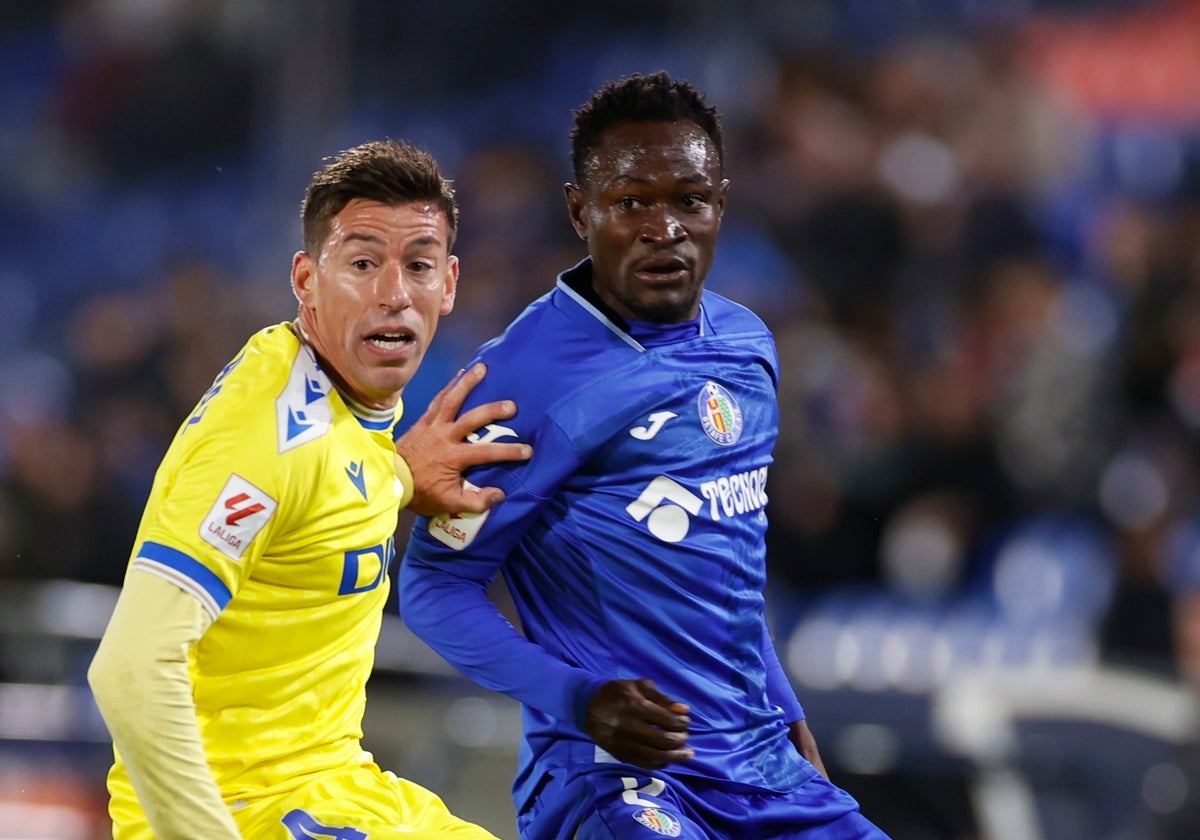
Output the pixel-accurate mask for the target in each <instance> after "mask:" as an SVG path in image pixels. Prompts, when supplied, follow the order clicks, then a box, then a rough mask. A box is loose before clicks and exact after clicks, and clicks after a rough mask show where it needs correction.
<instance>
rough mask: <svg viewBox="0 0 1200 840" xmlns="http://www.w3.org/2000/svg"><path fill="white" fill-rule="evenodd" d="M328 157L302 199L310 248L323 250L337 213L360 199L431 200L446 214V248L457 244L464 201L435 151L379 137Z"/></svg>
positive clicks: (388, 201)
mask: <svg viewBox="0 0 1200 840" xmlns="http://www.w3.org/2000/svg"><path fill="white" fill-rule="evenodd" d="M325 160H326V161H328V163H326V164H325V166H323V167H322V168H321V169H319V170H317V171H316V172H315V173H313V177H312V181H310V182H309V185H308V189H307V190H305V192H304V200H303V201H302V202H301V204H300V217H301V219H302V221H303V226H304V250H306V251H307V252H308V253H310V254H312V255H314V256H316V255H317V254H319V253H320V250H321V246H322V245H323V244H324V242H325V240H326V238H327V237H328V236H329V231H330V229H331V227H332V224H333V217H334V216H336V215H337V214H338V213H340V212H341V211H342V208H344V207H345V206H346V205H347V204H349V203H350V202H351V201H353V200H354V199H356V198H358V199H364V200H366V201H378V202H381V203H383V204H389V205H400V204H409V203H412V202H414V201H422V202H429V203H430V204H433V205H434V206H436V207H437V208H438V209H439V210H441V211H442V214H443V215H444V216H445V217H446V237H447V240H448V241H447V242H446V251H447V252H449V251H450V249H451V248H453V247H454V238H455V236H456V235H457V233H458V203H457V202H456V200H455V198H454V186H453V184H452V183H451V182H450V181H448V180H447V179H445V178H443V177H442V174H441V170H440V169H439V167H438V163H437V161H436V160H435V159H434V157H433V155H431V154H429V153H428V152H426V151H425V150H423V149H418V148H417V147H415V146H412V145H410V144H409V143H406V142H404V141H400V140H375V141H372V142H370V143H363V144H362V145H359V146H355V147H354V148H352V149H347V150H345V151H343V152H341V153H339V154H337V155H335V156H333V157H329V158H325Z"/></svg>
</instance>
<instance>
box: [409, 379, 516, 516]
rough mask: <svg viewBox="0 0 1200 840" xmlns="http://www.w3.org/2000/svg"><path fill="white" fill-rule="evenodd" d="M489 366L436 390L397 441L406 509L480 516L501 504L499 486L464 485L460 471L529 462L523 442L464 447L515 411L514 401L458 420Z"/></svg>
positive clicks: (494, 404)
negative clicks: (407, 486) (407, 487)
mask: <svg viewBox="0 0 1200 840" xmlns="http://www.w3.org/2000/svg"><path fill="white" fill-rule="evenodd" d="M486 373H487V367H486V366H485V365H483V364H482V363H480V364H476V365H473V366H472V367H471V368H470V369H469V370H467V371H465V372H464V373H463V374H462V375H461V376H459V377H458V378H457V379H455V380H452V381H451V382H450V383H449V384H448V385H446V387H445V388H443V389H442V390H441V391H439V392H438V395H437V396H436V397H434V398H433V402H431V403H430V404H429V408H428V409H426V410H425V413H424V414H423V415H421V418H420V419H419V420H417V422H416V423H414V424H413V425H412V427H411V428H410V429H409V430H408V431H406V432H405V433H404V434H403V435H401V436H400V439H399V440H397V441H396V452H397V453H398V454H399V455H400V457H401V458H403V459H404V461H405V463H407V464H408V468H409V469H410V470H411V471H412V474H413V485H414V487H413V497H412V501H411V502H409V504H408V509H409V510H411V511H412V512H413V513H417V514H420V515H421V516H437V515H438V514H442V513H481V512H483V511H485V510H489V509H491V508H493V507H495V506H496V505H498V504H499V503H500V502H502V501H504V491H503V490H501V489H500V488H499V487H482V488H479V489H474V488H468V487H464V486H463V471H464V470H466V469H467V468H468V467H474V466H478V465H479V464H490V463H494V462H497V461H527V460H529V456H530V455H532V454H533V449H532V447H530V446H529V445H528V444H524V443H467V441H466V437H467V435H469V434H471V433H472V432H474V431H477V430H478V429H481V428H483V427H484V426H486V425H488V424H489V423H493V422H495V421H497V420H507V419H508V418H510V417H512V416H513V415H515V414H516V413H517V406H516V403H514V402H513V401H512V400H500V401H499V402H491V403H486V404H484V405H480V406H476V407H475V408H472V409H471V410H470V411H467V412H466V413H464V414H463V415H462V416H461V417H459V416H458V413H459V411H461V410H462V407H463V403H464V402H465V401H466V399H467V395H468V394H470V393H471V391H472V390H473V389H474V388H475V386H476V385H478V384H479V383H480V382H482V381H483V377H484V376H485V375H486Z"/></svg>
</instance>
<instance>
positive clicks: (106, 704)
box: [88, 570, 242, 840]
mask: <svg viewBox="0 0 1200 840" xmlns="http://www.w3.org/2000/svg"><path fill="white" fill-rule="evenodd" d="M210 624H212V618H211V617H210V616H209V614H208V613H207V612H206V611H205V609H204V607H203V606H202V605H201V604H200V602H199V601H198V600H196V599H195V598H194V597H192V596H191V595H189V594H188V593H186V592H184V591H183V590H182V589H179V588H178V587H176V586H175V585H174V584H172V583H170V582H168V581H166V580H163V579H162V578H160V577H157V576H156V575H152V574H147V573H145V572H139V571H137V570H134V571H131V572H130V573H129V575H128V576H127V578H126V581H125V586H124V588H123V589H122V590H121V595H120V597H119V598H118V599H117V606H116V609H115V610H113V615H112V618H111V619H110V621H109V624H108V628H107V629H106V630H105V632H104V636H103V638H101V640H100V645H99V647H98V649H97V651H96V656H95V658H94V659H93V660H92V663H91V666H90V667H89V668H88V683H89V684H90V685H91V687H92V693H93V694H94V695H95V698H96V705H97V706H98V707H99V709H100V713H101V715H102V716H103V717H104V722H105V724H106V725H107V726H108V729H109V732H110V733H111V734H112V738H113V743H114V745H115V746H116V748H117V751H118V752H119V753H120V754H121V758H122V759H123V760H124V762H125V768H126V770H127V771H128V773H129V778H130V781H131V782H132V783H133V788H134V790H135V791H136V792H137V797H138V802H139V803H140V804H141V806H142V809H143V810H144V811H145V812H146V817H147V819H148V820H149V822H150V827H151V828H152V829H153V831H154V836H155V837H157V838H158V840H174V839H175V838H179V840H194V838H195V837H197V836H198V834H200V833H202V834H203V835H204V837H205V838H212V840H241V837H242V835H241V833H240V832H239V831H238V828H237V824H236V823H235V822H234V820H233V816H232V814H231V813H230V811H229V808H228V807H227V806H226V805H225V802H224V800H223V799H222V798H221V792H220V790H219V789H218V787H217V783H216V781H214V779H213V776H212V771H211V770H210V769H209V766H208V760H207V759H206V757H205V753H204V745H203V743H202V742H201V739H200V726H199V724H198V722H197V720H196V705H195V703H194V702H193V700H192V684H191V679H190V677H189V675H188V651H189V650H190V649H191V647H192V645H194V644H195V643H196V642H197V641H199V639H200V637H201V636H203V635H204V632H205V631H206V630H207V629H208V627H209V625H210Z"/></svg>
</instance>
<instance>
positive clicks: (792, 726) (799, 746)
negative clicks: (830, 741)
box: [788, 720, 829, 779]
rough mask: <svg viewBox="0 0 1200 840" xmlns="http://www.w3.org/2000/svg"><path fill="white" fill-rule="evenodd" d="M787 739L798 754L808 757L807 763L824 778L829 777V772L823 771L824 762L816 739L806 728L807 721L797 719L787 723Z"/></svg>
mask: <svg viewBox="0 0 1200 840" xmlns="http://www.w3.org/2000/svg"><path fill="white" fill-rule="evenodd" d="M788 740H790V741H791V742H792V745H793V746H795V747H796V750H797V752H799V753H800V755H802V756H804V757H805V758H806V759H808V762H809V764H811V765H812V766H813V767H816V768H817V770H819V771H820V772H821V775H822V776H824V777H825V778H826V779H828V778H829V773H827V772H826V771H825V762H823V761H821V753H820V751H819V750H818V749H817V739H816V737H815V736H814V735H813V734H812V732H811V731H810V730H809V728H808V721H806V720H797V721H793V722H791V723H789V724H788Z"/></svg>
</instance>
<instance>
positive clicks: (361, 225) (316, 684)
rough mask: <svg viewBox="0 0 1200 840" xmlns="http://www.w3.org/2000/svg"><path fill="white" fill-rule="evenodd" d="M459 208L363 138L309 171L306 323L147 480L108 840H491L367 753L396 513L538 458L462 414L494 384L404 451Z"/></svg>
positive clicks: (300, 280)
mask: <svg viewBox="0 0 1200 840" xmlns="http://www.w3.org/2000/svg"><path fill="white" fill-rule="evenodd" d="M457 213H458V211H457V206H456V204H455V200H454V194H453V191H452V189H451V186H450V184H449V182H448V181H446V180H445V179H444V178H443V177H442V176H441V174H440V172H439V170H438V166H437V163H436V162H435V161H434V160H433V158H432V157H430V156H429V155H428V154H427V153H425V152H423V151H421V150H419V149H415V148H413V147H412V146H409V145H408V144H405V143H400V142H393V141H386V142H376V143H368V144H365V145H363V146H359V147H356V148H354V149H351V150H348V151H346V152H343V153H342V154H340V155H338V156H337V157H335V158H333V159H332V160H331V161H330V162H328V164H327V165H326V166H325V167H324V168H323V169H321V170H320V171H318V172H317V173H316V174H315V175H314V176H313V180H312V182H311V183H310V184H309V186H308V189H307V191H306V194H305V198H304V202H303V205H302V218H303V231H304V250H303V251H300V252H299V253H297V254H296V256H295V258H294V259H293V262H292V272H291V281H292V289H293V291H294V293H295V295H296V298H297V299H298V300H299V313H298V316H297V318H296V320H295V321H294V322H291V323H283V324H277V325H275V326H272V327H268V328H266V329H264V330H262V331H261V332H259V333H257V334H256V335H254V336H252V337H251V338H250V340H249V341H248V343H247V344H246V345H245V347H243V348H242V350H241V351H240V352H239V353H238V354H237V355H236V356H235V357H234V358H233V360H232V361H230V362H229V364H228V365H226V366H225V368H224V369H223V370H222V371H221V372H220V373H219V374H218V375H217V378H216V380H215V381H214V382H213V385H212V387H211V388H209V390H208V392H207V393H205V394H204V395H203V396H202V397H201V398H200V401H199V403H198V404H197V406H196V408H195V410H194V411H193V412H192V414H191V416H189V417H188V418H187V420H186V421H185V422H184V423H183V424H182V426H181V427H180V429H179V431H178V432H177V434H176V436H175V439H174V441H173V442H172V444H171V447H170V449H169V451H168V452H167V454H166V456H165V458H164V459H163V462H162V464H161V466H160V468H159V470H158V473H157V475H156V476H155V480H154V486H153V489H152V490H151V493H150V498H149V501H148V502H147V505H146V509H145V512H144V514H143V517H142V522H141V526H140V528H139V530H138V534H137V538H136V541H135V543H134V547H133V552H132V556H131V558H130V562H129V568H128V571H127V573H126V577H125V584H124V587H123V589H122V592H121V595H120V598H119V599H118V602H117V606H116V609H115V611H114V613H113V616H112V619H111V621H110V623H109V626H108V628H107V630H106V631H105V634H104V637H103V639H102V640H101V642H100V646H99V649H98V650H97V653H96V656H95V659H94V660H93V662H92V665H91V668H90V669H89V671H88V679H89V682H90V684H91V686H92V689H93V692H94V694H95V697H96V701H97V704H98V705H99V708H100V711H101V713H102V714H103V716H104V720H105V722H106V723H107V725H108V728H109V730H110V732H111V733H112V737H113V743H114V747H115V756H116V759H115V762H114V765H113V767H112V770H111V771H110V773H109V779H108V787H109V792H110V794H111V802H110V806H109V811H110V814H111V816H112V819H113V836H114V837H115V838H117V840H151V838H157V840H175V838H179V840H185V839H186V840H226V838H228V840H234V839H235V838H247V839H248V840H255V839H256V838H280V840H290V839H291V838H296V839H297V840H298V838H329V839H330V840H383V838H394V837H403V838H405V839H406V840H415V839H416V838H425V837H430V838H432V837H452V838H463V840H466V838H488V837H491V836H492V835H490V834H489V833H488V832H487V831H485V830H484V829H482V828H480V827H478V826H475V825H472V824H470V823H467V822H465V821H463V820H460V819H458V818H457V817H455V816H453V815H452V814H451V813H450V812H449V811H448V810H447V809H446V807H445V805H444V804H443V803H442V801H441V800H440V799H439V798H438V797H437V796H436V795H435V794H433V793H431V792H430V791H427V790H425V789H424V788H422V787H420V786H418V785H416V784H414V783H412V782H409V781H407V780H404V779H399V778H397V777H395V776H394V775H392V774H390V773H386V772H383V771H382V770H381V769H380V768H379V767H378V766H377V765H376V764H375V763H374V762H373V761H372V759H371V755H370V753H367V752H364V751H363V749H362V746H361V743H360V739H361V737H362V717H363V711H364V707H365V703H366V682H367V678H368V676H369V674H370V672H371V667H372V664H373V661H374V648H375V643H376V640H377V638H378V635H379V628H380V621H381V614H382V607H383V603H384V600H385V599H386V597H387V591H388V586H389V581H388V574H387V569H388V564H389V562H390V561H391V560H392V558H393V557H394V555H395V546H394V544H393V535H394V533H395V529H396V523H397V514H398V512H399V510H400V508H401V507H403V506H405V505H408V506H409V507H410V508H412V509H414V510H415V511H417V512H419V513H423V514H434V513H440V512H447V511H470V512H480V511H483V510H486V509H488V508H490V507H492V506H493V505H494V504H496V503H497V502H498V501H500V500H501V499H502V498H503V494H502V493H501V492H500V491H499V490H498V489H496V488H484V489H483V490H480V491H474V490H470V489H466V490H465V489H464V488H463V483H462V471H463V470H464V469H465V468H467V467H469V466H472V465H475V464H479V463H483V462H486V461H503V460H524V459H526V458H528V457H529V449H528V447H526V446H524V445H518V444H495V443H485V444H477V445H471V444H468V443H466V442H465V440H464V439H465V437H466V436H467V435H468V434H470V433H471V432H472V431H474V430H476V429H479V428H481V427H483V426H485V425H487V424H488V423H490V422H492V421H495V420H500V419H506V418H508V417H511V416H513V414H514V413H515V406H514V405H513V404H512V403H511V402H510V401H501V402H496V403H489V404H488V405H485V406H481V407H480V408H477V409H473V410H472V411H469V412H466V413H465V414H464V415H463V416H462V417H461V418H458V419H455V418H456V416H457V414H458V412H459V410H460V409H461V407H462V404H463V401H464V399H465V398H466V396H467V394H468V393H469V392H470V390H471V388H473V387H474V385H475V384H476V383H478V382H479V381H480V379H481V378H482V376H483V374H484V372H483V370H482V369H481V368H475V369H472V370H469V371H467V372H466V373H465V374H464V375H463V376H461V377H459V378H458V379H457V380H456V381H455V382H452V383H451V384H450V385H447V387H446V388H445V389H444V390H443V391H442V393H440V394H439V395H438V397H437V398H436V399H435V400H434V402H433V403H432V404H431V405H430V407H429V409H428V411H427V412H426V413H425V415H424V416H423V417H422V418H421V419H420V420H418V421H417V423H416V424H415V425H414V426H413V427H412V428H411V429H410V430H409V431H408V432H407V433H405V435H403V436H402V437H400V438H399V440H397V441H393V427H394V426H395V423H396V420H397V419H398V418H399V416H400V412H401V404H400V392H401V390H402V389H403V388H404V386H405V385H406V384H407V383H408V382H409V380H410V379H411V378H412V375H413V374H414V372H415V371H416V370H417V367H418V365H419V364H420V362H421V359H422V357H423V356H424V354H425V351H426V349H427V348H428V346H429V342H430V340H431V339H432V338H433V335H434V332H435V330H436V328H437V323H438V319H439V317H440V316H442V315H445V314H447V313H448V312H450V310H451V308H452V307H453V305H454V297H455V292H456V288H457V283H458V260H457V258H456V257H454V256H453V255H452V254H451V248H452V246H453V244H454V237H455V233H456V230H457Z"/></svg>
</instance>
